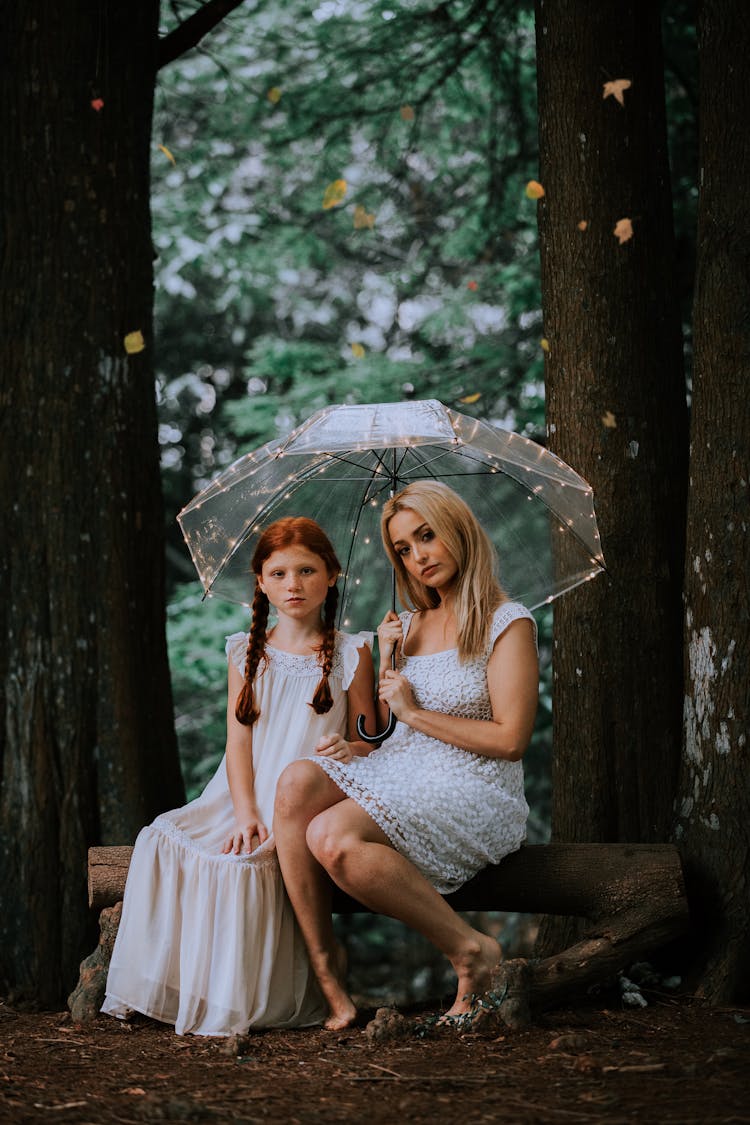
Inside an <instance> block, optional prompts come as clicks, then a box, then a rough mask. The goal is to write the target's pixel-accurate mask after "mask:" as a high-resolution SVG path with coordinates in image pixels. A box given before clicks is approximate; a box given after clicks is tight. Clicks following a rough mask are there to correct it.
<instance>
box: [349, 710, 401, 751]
mask: <svg viewBox="0 0 750 1125" xmlns="http://www.w3.org/2000/svg"><path fill="white" fill-rule="evenodd" d="M397 722H398V719H397V718H396V716H395V715H394V714H393V712H392V711H389V712H388V722H387V723H386V726H385V730H384V731H382V732H381V733H380V734H368V733H367V731H366V730H365V717H364V715H357V734H358V735H359V737H360V738H361V739H362V741H363V742H369V743H370V744H373V743H375V742H384V741H385V739H386V738H390V737H391V735H392V734H393V732H394V730H395V729H396V723H397Z"/></svg>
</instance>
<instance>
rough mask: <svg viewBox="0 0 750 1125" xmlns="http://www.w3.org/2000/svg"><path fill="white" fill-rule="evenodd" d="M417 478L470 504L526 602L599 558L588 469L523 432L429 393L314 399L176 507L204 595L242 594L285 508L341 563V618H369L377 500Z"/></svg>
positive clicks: (513, 589) (382, 572)
mask: <svg viewBox="0 0 750 1125" xmlns="http://www.w3.org/2000/svg"><path fill="white" fill-rule="evenodd" d="M423 478H430V479H436V480H440V481H443V482H444V483H445V484H448V485H450V486H451V487H452V488H453V489H455V491H456V492H458V493H459V494H460V495H461V496H462V497H463V499H464V500H465V501H466V502H467V503H468V505H469V507H470V508H471V509H472V511H473V512H474V513H475V515H476V516H477V518H478V519H479V521H480V523H481V524H482V526H483V527H484V528H485V530H486V531H487V532H488V534H489V536H490V538H491V539H492V541H493V542H494V544H495V546H496V548H497V551H498V555H499V559H500V580H501V583H502V585H503V588H504V589H505V591H506V592H507V593H508V594H509V595H510V596H511V597H513V598H514V599H516V600H518V601H520V602H523V604H525V605H526V606H527V607H528V608H529V609H535V608H536V607H538V606H540V605H542V604H544V603H545V602H550V601H552V599H553V598H555V597H557V596H558V595H559V594H562V593H564V592H565V591H566V590H569V589H571V588H572V587H574V586H577V585H578V584H579V583H581V582H585V581H587V580H588V579H591V578H594V577H595V576H596V575H597V574H598V573H599V572H600V571H601V570H602V569H603V568H604V559H603V556H602V552H601V546H600V543H599V533H598V530H597V526H596V516H595V514H594V502H593V493H592V489H591V487H590V486H589V485H588V484H587V483H586V481H585V480H583V479H582V477H580V476H579V475H578V474H577V473H576V472H575V471H574V470H573V469H571V468H570V466H569V465H566V464H565V462H564V461H561V460H560V459H559V458H558V457H555V455H554V454H552V453H550V452H549V451H548V450H546V449H544V448H543V447H542V446H540V445H538V444H537V443H536V442H534V441H531V440H530V439H529V438H525V437H523V436H522V435H520V434H515V433H512V432H510V431H507V430H501V429H498V428H497V427H495V426H491V425H489V424H488V423H486V422H482V421H479V420H478V419H475V418H469V417H467V416H466V415H464V414H460V413H458V412H456V411H454V410H451V409H449V408H448V407H445V406H443V404H442V403H440V402H438V401H436V400H427V401H421V402H405V403H403V402H402V403H370V404H363V405H352V406H331V407H326V408H325V409H323V410H319V411H317V412H316V413H315V414H313V415H311V417H310V418H309V419H308V420H307V421H306V422H304V423H302V425H300V426H298V427H297V429H295V430H293V431H292V432H291V433H290V434H289V435H288V436H287V437H285V438H282V439H280V440H278V441H273V442H269V443H268V444H267V445H264V446H263V447H261V448H260V449H257V450H255V451H254V452H252V453H248V454H246V455H245V456H243V457H240V458H239V460H237V461H235V462H234V464H232V465H230V466H229V467H228V468H227V469H225V470H224V471H223V472H222V473H221V474H220V475H219V476H218V477H216V478H215V479H214V480H213V481H212V482H211V483H210V484H209V485H208V486H207V487H206V488H205V489H203V491H202V492H200V493H198V495H197V496H196V497H195V498H194V499H193V500H192V501H191V502H190V503H189V504H188V505H187V507H185V508H184V509H183V511H182V512H181V513H180V515H179V516H178V519H179V522H180V525H181V527H182V532H183V535H184V536H185V540H186V542H187V544H188V547H189V549H190V553H191V555H192V558H193V562H194V563H195V566H196V569H197V571H198V574H199V576H200V580H201V583H202V585H203V589H204V591H205V593H206V594H210V595H213V596H217V597H221V598H225V599H227V600H229V601H233V602H237V603H239V604H242V605H249V604H250V603H251V601H252V592H253V580H252V574H251V567H250V560H251V558H252V554H253V551H254V549H255V545H256V543H257V540H258V537H259V535H260V533H261V532H262V531H263V529H264V528H265V527H267V526H268V524H269V523H271V522H272V521H273V520H275V519H279V518H281V517H282V516H290V515H294V516H301V515H304V516H308V517H310V518H312V519H314V520H317V522H318V523H320V524H321V526H322V527H323V528H324V529H325V531H326V532H327V533H328V535H329V537H330V538H331V540H332V542H333V544H334V546H335V548H336V552H337V554H338V556H339V560H340V562H341V566H342V578H341V582H340V588H341V594H342V596H341V600H340V603H339V604H340V613H339V623H340V625H341V626H342V627H343V628H347V629H364V628H369V629H372V628H373V627H374V626H375V625H376V624H377V622H378V621H379V620H380V617H381V616H382V614H383V613H384V612H385V610H386V609H388V608H389V606H390V601H391V592H390V591H391V567H390V563H389V562H388V559H387V557H386V555H385V552H384V550H383V546H382V541H381V537H380V510H381V508H382V505H383V502H384V501H385V500H386V499H387V498H388V496H389V494H390V493H391V492H392V491H398V490H399V489H401V488H403V487H404V486H405V485H407V484H409V483H410V482H411V481H414V480H420V479H423Z"/></svg>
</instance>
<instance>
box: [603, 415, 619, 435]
mask: <svg viewBox="0 0 750 1125" xmlns="http://www.w3.org/2000/svg"><path fill="white" fill-rule="evenodd" d="M602 425H603V426H604V427H605V428H606V429H608V430H615V429H617V418H616V416H615V415H614V414H613V413H612V411H611V410H605V412H604V414H602Z"/></svg>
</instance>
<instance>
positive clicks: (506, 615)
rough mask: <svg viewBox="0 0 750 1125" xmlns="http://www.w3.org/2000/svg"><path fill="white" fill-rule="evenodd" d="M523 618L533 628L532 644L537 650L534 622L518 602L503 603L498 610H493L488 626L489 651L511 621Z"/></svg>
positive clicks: (523, 606) (524, 607)
mask: <svg viewBox="0 0 750 1125" xmlns="http://www.w3.org/2000/svg"><path fill="white" fill-rule="evenodd" d="M523 618H526V619H527V620H528V621H530V622H531V624H532V625H533V627H534V644H535V645H536V647H537V649H538V647H539V645H538V642H537V627H536V621H535V620H534V618H533V616H532V614H531V613H530V612H529V610H528V609H527V608H526V606H525V605H521V603H520V602H504V603H503V604H502V605H501V606H500V608H499V609H496V610H495V612H494V614H493V615H492V625H491V626H490V645H489V647H490V649H492V646H493V645H494V643H495V641H496V640H497V638H498V637H499V636H500V635H501V634H502V633H504V632H505V630H506V629H507V628H508V626H509V625H510V624H511V623H512V622H513V621H521V620H522V619H523Z"/></svg>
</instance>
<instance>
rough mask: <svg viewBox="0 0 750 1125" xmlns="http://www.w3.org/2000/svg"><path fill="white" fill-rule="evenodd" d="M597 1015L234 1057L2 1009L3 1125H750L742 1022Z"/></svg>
mask: <svg viewBox="0 0 750 1125" xmlns="http://www.w3.org/2000/svg"><path fill="white" fill-rule="evenodd" d="M604 1000H605V998H604V997H603V996H602V995H600V996H599V997H598V998H596V1001H595V1002H593V1001H592V1000H591V999H590V1000H588V1001H587V1002H586V1003H585V1004H584V1005H583V1006H578V1007H575V1008H569V1009H566V1010H564V1011H555V1012H551V1013H547V1014H546V1015H545V1016H543V1017H542V1018H541V1019H540V1021H539V1022H538V1024H537V1025H536V1026H535V1027H533V1028H532V1029H530V1030H524V1031H511V1030H510V1029H508V1028H504V1027H497V1026H496V1027H495V1028H494V1029H492V1030H489V1031H488V1032H486V1033H485V1034H482V1035H478V1034H473V1035H471V1034H462V1033H460V1032H458V1031H456V1030H449V1029H440V1030H438V1029H436V1028H434V1026H431V1024H430V1013H429V1011H428V1010H427V1009H425V1008H424V1007H421V1008H420V1009H419V1010H416V1011H414V1010H412V1011H409V1012H407V1013H406V1015H407V1017H408V1018H407V1020H406V1021H405V1022H404V1023H403V1024H402V1025H401V1032H402V1035H401V1037H399V1038H395V1039H394V1038H392V1039H388V1040H385V1041H378V1040H376V1039H373V1037H372V1031H370V1032H368V1031H367V1030H366V1025H367V1022H368V1021H369V1020H372V1018H373V1016H374V1011H373V1010H372V1009H371V1010H369V1011H368V1010H364V1011H363V1012H362V1015H361V1019H360V1020H359V1022H358V1024H357V1026H356V1027H354V1028H352V1029H349V1030H347V1031H344V1032H338V1033H332V1032H326V1031H323V1030H321V1029H314V1030H297V1031H268V1032H262V1033H256V1034H253V1035H250V1036H247V1037H243V1038H242V1039H241V1040H240V1041H228V1040H217V1039H201V1038H197V1037H190V1036H185V1037H180V1036H176V1035H175V1034H174V1032H173V1030H172V1029H171V1028H170V1027H167V1026H165V1025H163V1024H159V1023H156V1022H154V1021H152V1020H147V1019H144V1018H142V1017H136V1018H135V1019H134V1020H133V1021H132V1022H129V1023H120V1022H118V1021H117V1020H114V1019H111V1018H108V1017H105V1016H99V1017H98V1018H97V1019H96V1021H95V1022H94V1023H93V1024H88V1025H81V1024H75V1023H73V1022H72V1020H71V1017H70V1014H69V1013H68V1012H42V1013H38V1012H37V1013H32V1012H26V1011H20V1010H16V1009H13V1008H11V1007H9V1006H8V1005H6V1004H2V1003H0V1122H3V1123H4V1122H13V1123H14V1125H25V1123H26V1122H39V1121H45V1122H55V1123H57V1122H59V1123H60V1125H68V1123H74V1125H83V1123H91V1125H100V1123H108V1122H117V1123H122V1125H130V1123H131V1122H132V1123H133V1125H141V1123H144V1122H171V1121H196V1122H206V1123H211V1125H214V1123H224V1122H226V1123H227V1125H228V1123H230V1122H231V1123H234V1125H250V1123H254V1122H263V1123H265V1122H277V1121H278V1122H284V1123H285V1125H287V1123H288V1125H295V1123H299V1125H308V1123H315V1122H321V1123H323V1122H326V1123H329V1122H343V1121H347V1122H359V1121H366V1122H368V1125H374V1123H379V1122H399V1121H409V1122H442V1121H445V1122H448V1121H450V1122H454V1121H459V1122H461V1123H466V1122H514V1123H521V1125H524V1123H527V1122H534V1123H537V1122H540V1123H546V1122H555V1123H566V1122H599V1121H601V1122H608V1123H611V1125H617V1123H618V1122H635V1121H637V1122H639V1123H643V1122H653V1123H659V1125H662V1123H671V1122H674V1123H679V1125H691V1123H693V1122H696V1123H697V1122H717V1123H719V1122H721V1123H727V1125H728V1123H730V1122H731V1123H739V1122H750V1079H749V1077H748V1076H749V1075H750V1065H748V1064H750V1011H748V1010H747V1009H744V1010H743V1009H740V1008H732V1009H729V1008H710V1007H709V1006H708V1005H706V1004H704V1003H703V1002H701V1001H698V1000H695V999H692V998H690V997H685V996H682V997H681V996H673V995H669V996H667V995H657V996H652V997H649V1004H648V1007H646V1008H638V1009H630V1008H622V1007H621V1006H620V1004H619V1001H618V998H617V997H616V996H614V995H612V996H608V997H606V1003H605V1002H604Z"/></svg>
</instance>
